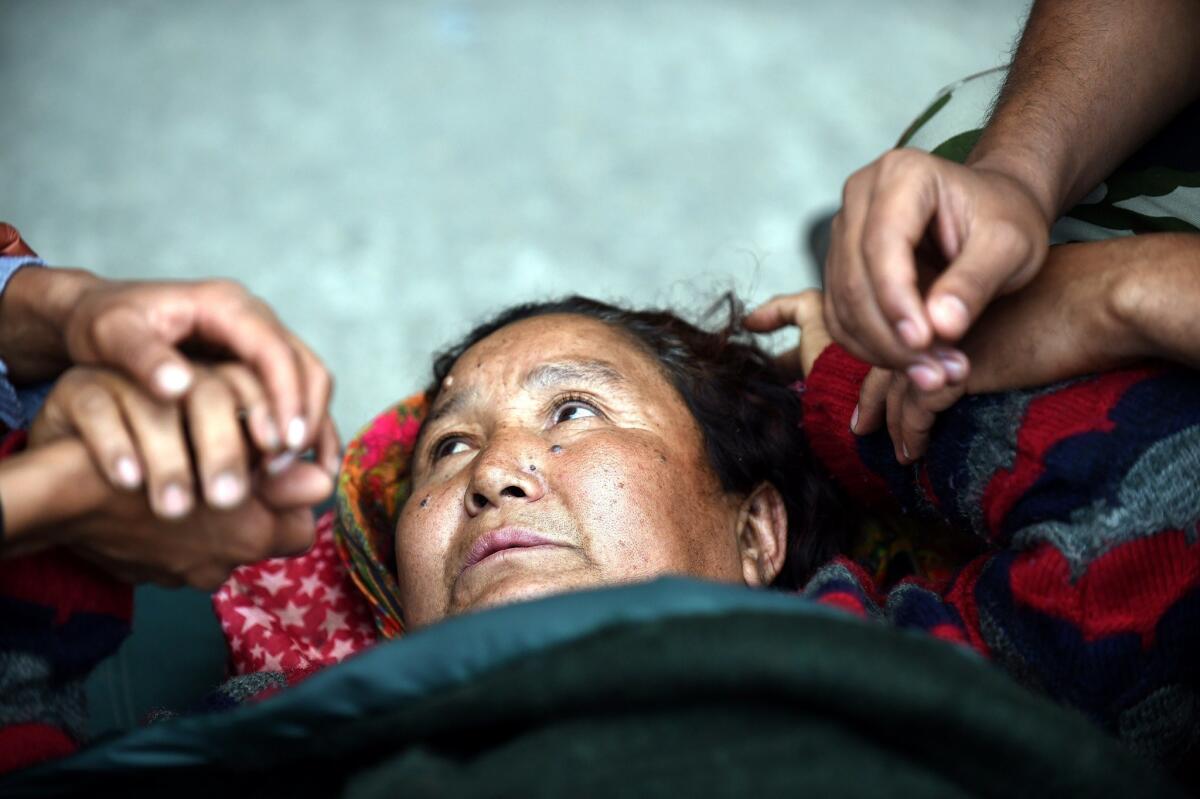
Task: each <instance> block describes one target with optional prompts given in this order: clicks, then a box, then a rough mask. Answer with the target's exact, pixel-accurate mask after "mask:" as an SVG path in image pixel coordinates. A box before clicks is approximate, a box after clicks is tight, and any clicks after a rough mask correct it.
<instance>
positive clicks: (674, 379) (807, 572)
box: [426, 294, 857, 588]
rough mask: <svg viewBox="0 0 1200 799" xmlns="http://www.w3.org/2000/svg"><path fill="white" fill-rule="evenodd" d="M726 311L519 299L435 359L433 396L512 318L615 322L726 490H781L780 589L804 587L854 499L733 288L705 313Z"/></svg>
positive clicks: (842, 539) (847, 521) (830, 551)
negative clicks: (691, 314)
mask: <svg viewBox="0 0 1200 799" xmlns="http://www.w3.org/2000/svg"><path fill="white" fill-rule="evenodd" d="M721 308H724V309H725V310H726V319H725V321H724V322H723V323H722V324H721V325H720V326H719V327H717V329H715V330H712V331H709V330H704V329H702V328H700V327H697V326H696V325H693V324H691V323H690V322H687V321H685V320H684V319H682V318H681V317H680V316H679V315H677V314H675V313H673V312H671V311H667V310H640V311H630V310H626V309H624V308H618V307H616V306H614V305H609V304H607V303H603V302H599V301H597V300H592V299H588V298H587V297H579V296H573V297H566V298H563V299H560V300H553V301H549V302H535V303H527V304H524V305H517V306H515V307H512V308H509V309H507V310H505V311H503V312H501V313H500V314H499V315H497V316H496V317H495V318H493V319H491V320H489V321H487V322H485V323H483V324H481V325H479V326H478V327H476V328H475V329H474V330H472V331H471V332H470V333H468V334H467V336H466V337H465V338H463V339H462V340H461V341H459V342H458V343H457V344H455V345H454V346H452V347H450V348H448V349H446V350H444V351H443V352H441V353H440V354H439V355H437V356H436V357H435V359H434V363H433V381H432V382H431V383H430V384H429V387H428V388H427V389H426V395H427V397H428V399H429V403H430V406H432V404H433V402H434V401H435V400H436V399H437V395H438V392H439V391H440V390H441V387H442V381H443V380H444V379H445V377H446V375H448V374H449V373H450V370H451V369H453V368H454V364H455V363H456V362H457V361H458V359H459V358H460V357H462V354H463V353H464V352H466V351H467V350H468V349H470V348H471V347H472V346H473V345H475V344H476V343H477V342H479V341H482V340H483V339H485V338H487V337H488V336H490V335H491V334H492V333H495V332H496V331H497V330H499V329H501V328H503V327H507V326H508V325H511V324H513V323H515V322H519V321H521V320H523V319H529V318H531V317H535V316H546V315H549V314H573V315H576V316H584V317H587V318H589V319H596V320H598V321H601V322H603V323H605V324H607V325H611V326H612V327H614V328H616V329H617V330H619V331H621V332H623V333H624V334H626V335H627V336H629V338H630V339H631V340H632V341H634V342H635V343H636V344H637V345H639V346H640V347H641V348H642V349H643V350H644V351H645V352H646V353H647V354H648V355H650V356H651V357H652V358H653V359H654V360H655V361H656V362H657V363H658V364H659V366H660V367H661V368H662V370H663V372H664V374H665V375H666V377H667V379H668V381H669V382H670V383H671V385H673V386H674V387H675V389H676V390H677V391H678V392H679V394H680V396H681V397H682V398H683V401H684V403H686V405H687V407H688V409H689V410H690V411H691V413H692V416H693V417H695V419H696V422H697V423H698V425H699V427H700V430H701V433H702V434H703V437H704V443H705V447H706V449H707V451H708V459H709V462H710V463H711V464H712V468H713V471H714V472H716V475H717V477H718V479H719V480H720V482H721V486H722V488H723V489H724V490H725V491H726V492H735V493H743V494H748V493H749V492H750V491H752V490H753V489H754V488H755V487H756V486H758V485H759V484H760V483H762V482H764V481H766V482H770V483H772V484H773V485H774V486H775V487H776V488H777V489H778V490H779V493H780V494H781V495H782V496H783V501H784V503H785V506H786V508H787V516H788V547H787V555H786V559H785V561H784V565H783V568H782V569H781V570H780V573H779V576H778V577H777V578H776V580H775V583H774V585H775V586H777V587H781V588H798V587H800V586H803V585H804V583H805V582H806V581H807V580H808V578H809V577H810V576H811V575H812V573H813V571H814V570H815V569H817V568H818V567H819V566H821V565H822V564H824V563H825V562H827V561H828V560H829V559H830V558H831V557H833V556H834V555H836V554H837V553H838V552H840V551H842V550H843V549H844V548H845V547H846V546H848V544H849V537H850V535H851V533H852V532H853V531H854V530H855V529H857V525H856V524H855V523H854V521H853V516H852V512H851V510H850V506H849V504H848V503H847V502H846V501H845V499H844V498H843V496H842V495H841V492H840V491H839V490H838V489H837V488H836V486H835V485H834V484H833V482H832V480H831V478H830V477H829V476H828V475H827V474H826V473H825V472H824V470H823V469H822V468H821V466H820V464H819V463H817V462H816V460H815V459H814V458H813V457H812V455H811V453H810V452H809V448H808V443H807V441H806V440H805V437H804V432H803V430H802V428H801V422H802V412H801V404H800V397H799V395H798V393H797V392H796V390H795V389H794V388H792V386H791V381H790V380H788V378H787V377H786V376H785V375H784V374H782V373H781V372H780V371H779V369H778V368H777V367H776V365H775V363H774V361H773V359H772V358H771V356H770V355H769V354H768V353H766V352H765V351H764V350H763V349H762V348H761V347H759V346H758V345H757V344H755V343H754V341H753V340H752V337H751V336H750V335H749V334H747V333H745V332H744V331H743V330H742V328H741V319H742V316H743V312H742V311H743V309H742V305H741V303H740V302H739V301H738V300H737V299H736V298H735V297H734V296H733V295H732V294H726V295H724V296H723V297H722V298H721V300H720V301H718V302H717V303H716V304H715V305H714V306H713V308H712V309H710V311H709V312H708V313H707V314H706V315H705V318H707V319H711V318H713V317H714V316H716V315H717V314H718V312H719V310H720V309H721Z"/></svg>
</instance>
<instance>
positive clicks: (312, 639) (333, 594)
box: [213, 513, 377, 674]
mask: <svg viewBox="0 0 1200 799" xmlns="http://www.w3.org/2000/svg"><path fill="white" fill-rule="evenodd" d="M213 607H214V609H215V610H216V613H217V618H218V619H220V621H221V629H222V630H223V631H224V632H225V641H226V643H227V644H228V646H229V652H230V658H231V663H232V667H233V673H234V674H252V673H254V672H259V671H279V672H292V671H300V670H310V669H313V668H321V667H324V666H329V665H332V664H334V663H338V662H341V661H342V660H344V659H345V658H347V657H349V656H350V655H353V654H354V653H356V652H359V651H361V650H363V649H365V648H366V647H368V646H370V645H371V644H373V643H375V641H376V640H377V636H376V632H375V625H374V623H373V622H372V620H371V611H370V608H369V607H368V606H367V603H366V601H364V600H363V598H362V596H361V595H360V594H359V592H358V590H357V589H356V588H355V586H354V584H353V583H352V582H351V581H350V578H349V576H348V575H347V573H346V567H345V566H344V565H343V564H342V561H341V559H340V558H339V557H338V554H337V551H336V549H335V548H334V545H333V514H332V513H326V514H325V515H324V516H322V517H321V518H320V519H319V520H318V521H317V540H316V543H315V544H314V545H313V548H312V549H310V550H309V551H308V552H306V553H305V554H303V555H301V556H299V557H295V558H276V559H273V560H265V561H262V562H261V563H254V564H251V565H249V566H242V567H239V568H238V569H235V570H234V572H233V574H231V575H230V576H229V579H228V580H227V581H226V582H225V584H224V585H222V586H221V588H220V589H219V590H218V591H217V592H216V593H215V594H214V595H213Z"/></svg>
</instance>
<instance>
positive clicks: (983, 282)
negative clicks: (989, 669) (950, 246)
mask: <svg viewBox="0 0 1200 799" xmlns="http://www.w3.org/2000/svg"><path fill="white" fill-rule="evenodd" d="M1038 252H1039V251H1038V250H1037V249H1036V247H1034V246H1033V245H1032V244H1031V243H1030V242H1028V241H1027V240H1026V239H1025V238H1024V237H1023V236H1022V235H1021V234H1020V233H1019V232H1018V231H1017V230H1016V229H1015V228H1012V227H1010V226H1007V225H995V226H993V227H991V228H990V229H988V231H987V232H986V233H985V232H982V231H981V232H979V233H977V234H976V235H972V236H971V237H970V238H968V239H967V240H966V242H965V243H964V244H963V248H962V253H961V254H960V255H959V257H958V258H957V259H955V260H954V261H953V262H952V263H951V264H950V265H949V266H948V267H947V268H946V270H945V271H944V272H943V273H942V274H941V275H940V276H939V277H938V279H937V280H935V281H934V283H933V285H932V286H930V288H929V299H928V301H927V303H926V306H927V309H928V313H929V318H930V321H931V322H932V324H933V329H934V331H935V333H936V334H937V336H938V337H939V338H941V339H943V340H945V341H950V342H953V341H958V340H959V339H960V338H962V337H963V335H964V334H965V333H966V332H967V330H968V329H969V328H970V326H971V325H972V324H973V323H974V322H975V320H976V319H978V318H979V315H980V314H981V313H983V309H984V308H986V307H987V305H988V303H989V302H991V301H992V299H993V298H994V297H995V296H996V295H997V294H999V293H1000V292H1001V290H1002V289H1003V290H1010V291H1011V290H1013V289H1016V288H1019V287H1020V286H1021V285H1024V284H1025V283H1026V282H1028V281H1029V280H1030V279H1032V277H1033V275H1034V274H1036V272H1037V268H1038V267H1039V266H1040V265H1041V258H1040V256H1039V255H1038ZM1042 255H1044V252H1043V253H1042Z"/></svg>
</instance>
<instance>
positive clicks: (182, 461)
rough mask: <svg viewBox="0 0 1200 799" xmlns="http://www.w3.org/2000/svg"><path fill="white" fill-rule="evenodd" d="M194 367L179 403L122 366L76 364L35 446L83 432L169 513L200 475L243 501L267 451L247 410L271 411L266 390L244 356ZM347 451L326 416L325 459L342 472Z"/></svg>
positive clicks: (118, 476) (183, 508) (118, 474)
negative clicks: (251, 434)
mask: <svg viewBox="0 0 1200 799" xmlns="http://www.w3.org/2000/svg"><path fill="white" fill-rule="evenodd" d="M193 372H194V375H195V377H194V381H195V384H194V386H193V388H192V390H191V391H190V392H189V393H188V394H187V395H186V396H185V398H184V399H183V400H182V401H180V402H178V403H176V402H161V401H158V400H156V399H154V398H153V397H150V396H148V395H147V394H146V393H145V392H144V391H142V390H141V388H140V387H139V386H137V385H135V384H134V383H133V382H131V381H130V380H129V378H127V377H125V376H124V375H121V374H118V373H117V372H114V371H112V370H109V369H103V368H98V367H74V368H72V369H70V370H68V371H67V372H66V373H64V375H63V376H62V377H61V378H60V379H59V381H58V382H57V383H56V384H55V387H54V389H53V390H52V391H51V393H50V395H49V396H48V397H47V399H46V402H45V404H44V405H43V407H42V410H41V412H40V413H39V414H38V416H37V418H36V419H35V420H34V422H33V425H32V427H31V429H30V446H31V447H33V448H36V447H40V446H44V445H45V444H48V443H50V442H53V441H57V440H60V439H66V438H78V439H80V440H81V441H82V442H83V443H85V444H86V445H87V447H88V449H89V450H90V452H91V455H92V458H93V461H94V462H95V464H96V467H97V469H98V470H99V472H100V473H101V474H103V475H105V476H106V477H107V479H108V480H109V482H110V483H111V484H112V486H113V487H114V488H117V489H124V490H126V491H130V490H133V489H137V488H139V487H140V486H141V485H142V484H143V482H145V483H146V484H148V497H149V502H150V507H151V508H152V509H153V510H154V512H155V513H156V514H157V515H158V516H159V517H161V518H164V519H177V518H180V517H182V516H185V515H187V514H188V512H189V511H190V510H191V508H192V506H193V504H194V493H195V491H194V480H195V479H196V477H198V479H199V483H200V486H201V487H202V490H203V495H204V498H205V500H206V501H207V503H208V505H209V506H210V507H212V508H216V509H228V508H232V507H235V506H237V505H238V504H240V503H241V502H242V501H243V500H244V499H245V498H246V496H247V493H248V491H249V488H250V483H251V476H250V471H251V469H250V466H251V462H252V460H257V455H258V454H259V453H257V452H253V451H252V450H253V447H252V446H251V447H249V448H248V446H247V443H248V442H246V441H245V440H244V438H243V434H242V426H241V420H240V419H241V415H242V414H243V413H244V414H245V416H246V418H247V419H248V420H254V419H256V418H257V419H261V418H262V417H263V416H264V415H265V414H266V411H265V409H264V406H265V404H266V398H265V392H264V390H263V387H262V385H261V384H260V383H259V381H258V380H257V378H256V376H255V375H254V373H253V372H252V371H250V369H249V368H247V367H246V366H244V365H242V364H237V363H229V364H221V365H215V366H209V367H201V366H196V367H193ZM185 427H186V431H187V433H186V434H185ZM290 458H291V456H290V455H288V454H285V455H283V456H278V457H276V458H275V459H273V460H271V461H268V462H267V463H266V465H265V468H266V469H268V470H270V471H272V472H277V471H280V470H281V467H283V466H286V465H287V464H288V462H289V460H290ZM337 458H338V441H337V433H336V431H335V430H334V428H333V424H332V422H331V421H329V420H328V419H325V420H323V422H322V427H321V428H320V431H319V442H318V447H317V461H318V463H319V464H321V465H322V466H323V467H324V468H325V469H326V471H327V472H328V473H329V474H331V475H332V474H333V473H334V472H336V470H337ZM193 459H194V463H193ZM194 475H195V477H194Z"/></svg>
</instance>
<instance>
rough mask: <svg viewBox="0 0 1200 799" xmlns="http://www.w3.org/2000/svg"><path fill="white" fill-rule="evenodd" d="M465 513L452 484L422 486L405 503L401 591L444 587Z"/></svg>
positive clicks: (399, 552) (399, 540) (399, 546)
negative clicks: (448, 565) (457, 530)
mask: <svg viewBox="0 0 1200 799" xmlns="http://www.w3.org/2000/svg"><path fill="white" fill-rule="evenodd" d="M461 512H462V499H461V496H459V497H458V498H457V501H456V500H455V496H454V493H453V491H452V490H451V489H449V487H447V486H442V487H441V488H440V490H439V487H438V486H429V485H426V486H422V487H419V488H418V489H417V490H416V491H414V493H413V495H412V496H411V497H410V498H409V500H408V502H406V503H405V505H404V509H403V510H402V511H401V513H400V519H399V521H398V523H397V525H396V561H397V567H398V568H397V571H398V574H397V579H398V580H399V581H400V587H401V594H402V595H403V594H409V593H419V594H420V595H422V596H429V592H431V591H436V589H438V588H444V587H445V586H444V584H445V579H446V568H445V564H446V561H447V556H448V554H449V550H450V546H451V544H452V543H453V537H454V531H455V530H456V529H457V526H458V522H459V516H460V515H461Z"/></svg>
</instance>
